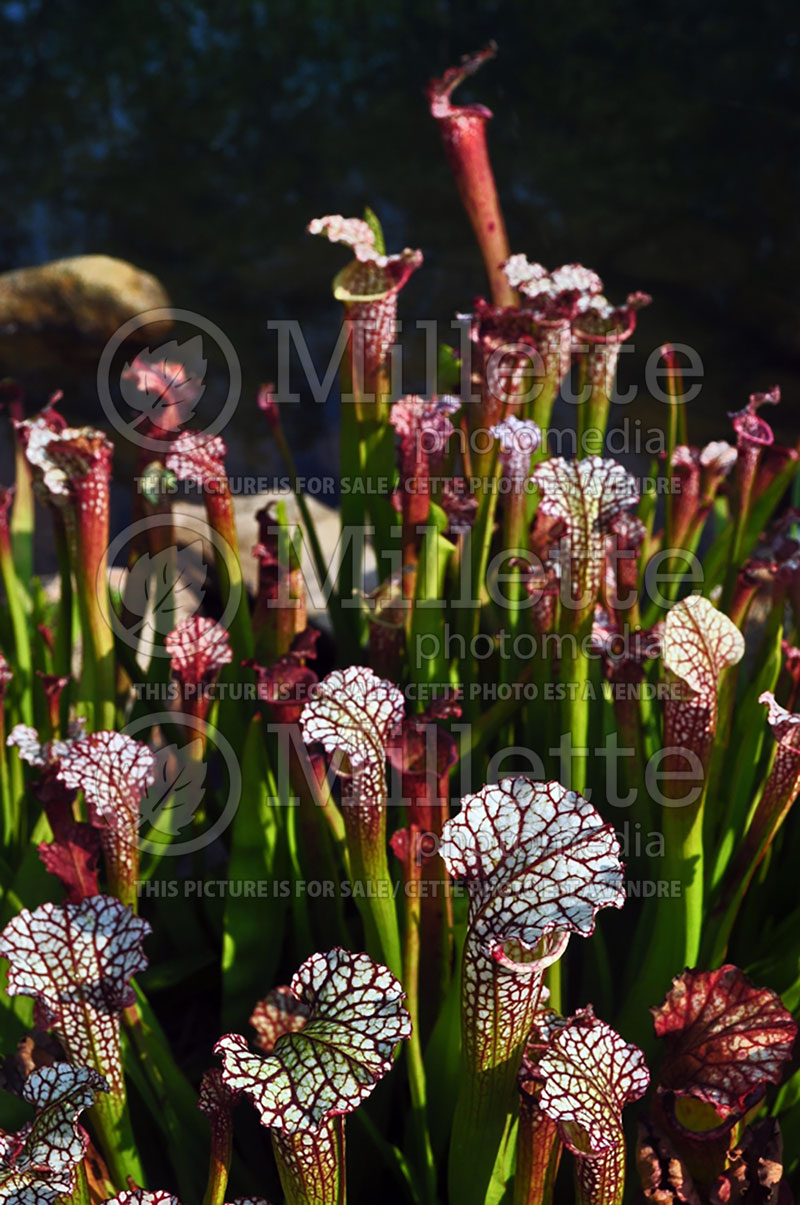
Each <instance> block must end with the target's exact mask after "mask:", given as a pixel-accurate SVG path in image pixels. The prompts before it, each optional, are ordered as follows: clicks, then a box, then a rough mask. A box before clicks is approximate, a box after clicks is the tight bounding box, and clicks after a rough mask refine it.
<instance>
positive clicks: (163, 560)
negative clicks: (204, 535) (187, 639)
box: [125, 540, 208, 639]
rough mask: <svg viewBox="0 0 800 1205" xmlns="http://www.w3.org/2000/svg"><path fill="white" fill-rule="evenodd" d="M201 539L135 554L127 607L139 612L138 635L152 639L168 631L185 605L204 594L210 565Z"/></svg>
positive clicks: (191, 605)
mask: <svg viewBox="0 0 800 1205" xmlns="http://www.w3.org/2000/svg"><path fill="white" fill-rule="evenodd" d="M202 547H203V544H202V541H201V540H194V541H193V542H192V543H191V544H188V545H187V546H186V548H164V549H162V550H161V552H156V553H153V554H151V553H149V552H143V553H141V555H140V556H138V557H137V558H136V560H135V561H134V563H133V565H131V567H130V570H129V572H128V577H127V580H126V582H125V609H126V611H128V612H130V613H131V614H132V615H134V616H136V619H137V624H136V626H135V628H134V629H133V633H134V634H135V635H141V636H143V637H145V638H149V639H153V637H154V636H155V634H156V633H157V632H163V631H167V630H168V629H169V627H170V624H171V623H174V622H175V617H176V616H177V615H178V613H179V612H180V611H181V610H182V609H186V610H188V609H189V608H190V607H194V606H197V605H198V604H199V603H201V602H202V601H203V598H204V597H205V588H204V585H203V583H204V582H205V578H206V575H207V573H208V567H207V565H206V564H205V563H204V561H203V555H202Z"/></svg>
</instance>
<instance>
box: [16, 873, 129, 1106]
mask: <svg viewBox="0 0 800 1205" xmlns="http://www.w3.org/2000/svg"><path fill="white" fill-rule="evenodd" d="M149 932H150V926H149V925H148V923H147V922H146V921H144V920H141V919H140V918H138V917H136V916H134V915H133V913H132V912H131V910H130V908H126V907H125V906H124V905H123V904H121V903H120V902H119V900H116V899H113V898H111V897H110V896H106V895H95V896H92V897H91V898H89V899H86V900H83V901H82V902H81V903H80V904H42V905H41V906H40V907H39V908H37V909H36V911H35V912H30V911H28V909H27V908H25V909H23V911H22V912H20V913H19V915H18V916H16V917H14V919H13V920H11V921H9V923H8V924H7V925H6V927H5V929H4V930H3V932H2V933H0V954H2V955H3V956H4V957H5V958H7V959H8V960H9V964H10V965H9V971H8V994H9V995H10V996H32V997H33V998H34V999H35V1001H36V1004H37V1007H38V1010H39V1014H40V1017H41V1020H42V1022H43V1026H44V1027H52V1028H53V1029H54V1030H55V1031H56V1033H57V1034H58V1037H59V1039H60V1040H61V1042H62V1044H63V1046H64V1047H65V1049H66V1050H67V1052H68V1054H69V1057H70V1059H71V1060H72V1061H73V1062H74V1063H76V1064H79V1065H81V1066H90V1067H95V1069H96V1070H99V1071H101V1072H102V1073H103V1074H104V1075H105V1076H106V1078H107V1079H108V1081H109V1084H110V1087H111V1091H112V1093H117V1092H119V1093H120V1094H121V1093H122V1091H123V1079H122V1067H121V1063H120V1054H119V1019H120V1014H121V1012H122V1010H123V1009H124V1008H125V1007H126V1006H127V1005H128V1004H131V1003H132V1002H133V1000H134V996H133V992H132V990H131V987H130V980H131V977H132V976H133V975H135V974H137V973H138V972H139V971H143V970H144V969H145V967H146V966H147V959H146V957H145V955H144V953H143V951H142V941H143V939H144V938H145V937H146V936H147V934H148V933H149Z"/></svg>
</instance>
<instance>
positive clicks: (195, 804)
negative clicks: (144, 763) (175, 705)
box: [139, 737, 208, 837]
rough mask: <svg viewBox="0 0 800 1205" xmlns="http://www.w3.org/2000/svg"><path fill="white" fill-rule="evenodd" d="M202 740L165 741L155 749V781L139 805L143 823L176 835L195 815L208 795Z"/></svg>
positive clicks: (167, 834)
mask: <svg viewBox="0 0 800 1205" xmlns="http://www.w3.org/2000/svg"><path fill="white" fill-rule="evenodd" d="M202 755H203V742H202V741H201V740H200V738H199V737H197V738H196V739H195V740H193V741H190V742H189V744H188V745H183V746H179V745H165V746H164V747H163V748H162V749H159V750H158V751H157V752H156V755H155V758H156V769H155V782H154V783H153V785H152V786H151V788H150V790H149V791H148V792H147V794H146V795H145V796H144V798H143V799H142V802H141V804H140V806H139V817H140V827H142V826H143V825H144V824H149V825H150V827H151V828H154V829H156V830H157V831H158V832H160V833H163V834H164V835H165V836H169V837H177V836H178V834H179V833H181V832H182V831H183V829H184V828H186V826H187V825H188V824H190V823H191V821H192V819H193V818H194V815H195V813H196V812H197V809H198V808H199V806H200V804H201V803H202V801H203V796H204V795H205V781H206V771H207V769H208V767H207V766H206V764H205V762H204V761H203V760H202Z"/></svg>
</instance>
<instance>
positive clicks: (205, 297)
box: [0, 0, 800, 468]
mask: <svg viewBox="0 0 800 1205" xmlns="http://www.w3.org/2000/svg"><path fill="white" fill-rule="evenodd" d="M799 35H800V20H799V19H798V13H797V10H796V9H795V8H794V6H790V5H789V4H788V3H779V2H778V3H776V2H774V0H773V2H767V3H765V4H763V5H761V6H759V8H758V9H754V8H753V7H752V6H750V5H747V4H744V3H736V2H734V3H730V2H728V0H710V2H709V3H707V4H704V5H699V6H698V5H697V4H696V3H694V2H693V0H673V2H672V3H670V4H664V3H655V4H648V5H642V4H636V3H633V0H608V2H606V3H604V4H597V3H596V0H574V2H572V3H570V4H569V5H567V4H561V5H559V4H549V5H545V4H543V3H540V4H529V3H526V2H524V0H521V2H519V3H512V2H506V3H503V2H502V0H484V2H482V3H481V4H479V5H478V4H474V5H467V6H465V5H461V4H455V3H447V2H446V0H402V2H401V0H394V2H387V0H381V2H380V3H372V4H370V3H354V2H352V0H338V2H337V3H336V4H332V3H328V2H324V0H316V2H314V0H273V2H265V0H226V2H225V3H214V2H213V0H205V2H202V3H192V2H185V3H179V2H178V3H176V2H174V0H170V2H166V0H165V2H161V3H150V4H146V5H142V4H141V3H140V2H139V0H119V2H118V3H115V4H113V5H106V4H98V3H91V2H90V0H71V2H70V3H53V2H52V0H50V2H46V0H29V2H27V3H26V2H24V0H10V2H6V3H4V4H2V6H0V71H2V79H3V95H4V107H5V112H4V115H3V117H2V127H1V128H2V136H1V142H2V149H1V150H0V171H2V188H1V189H0V267H4V268H7V267H12V266H17V265H22V264H29V263H34V262H39V261H42V260H45V259H49V258H55V257H57V256H61V255H67V254H75V253H79V252H88V251H104V252H107V253H109V254H112V255H117V256H121V257H123V258H126V259H129V260H132V261H133V262H134V263H137V264H139V265H140V266H142V267H145V268H147V269H149V270H151V271H153V272H154V273H155V274H156V275H158V276H159V277H160V278H161V279H162V280H163V281H164V283H165V285H166V286H167V289H168V290H169V292H170V295H171V297H172V299H173V301H174V302H175V304H178V305H185V306H187V307H189V308H193V309H196V310H200V311H202V312H203V313H204V314H207V315H208V316H209V317H210V318H212V319H214V320H215V321H217V322H218V323H219V324H220V325H221V326H222V327H223V328H224V329H225V330H226V332H227V333H228V334H229V335H230V337H231V338H232V339H233V341H234V343H235V345H236V347H237V349H238V351H239V354H240V356H241V358H242V362H243V366H244V373H245V384H246V391H247V392H246V395H245V401H244V402H243V403H242V410H240V418H239V420H238V425H237V426H238V431H239V435H240V439H241V437H242V436H243V434H244V433H245V432H246V431H247V427H248V425H249V419H248V418H244V417H242V411H243V410H246V411H247V413H248V414H249V413H251V412H250V407H249V405H246V403H249V399H250V397H251V396H252V391H253V390H254V389H255V388H256V386H257V384H258V382H259V381H260V380H262V379H265V378H267V377H269V376H270V375H271V374H272V373H274V370H275V363H274V362H275V344H274V341H273V340H274V337H273V336H269V335H268V334H267V330H266V323H267V320H268V319H270V318H281V317H291V318H297V319H299V320H301V321H302V322H303V323H304V326H305V330H306V332H307V336H308V338H309V342H310V344H311V346H312V348H315V349H316V350H318V352H319V354H320V356H324V358H325V361H327V355H328V354H329V352H330V347H331V341H332V339H333V335H334V332H335V324H336V321H337V315H336V311H335V307H334V305H333V303H332V301H331V299H330V294H329V287H328V286H329V280H330V278H331V276H332V275H333V273H334V272H335V271H336V269H337V268H338V266H339V265H340V264H341V263H342V262H343V256H342V253H341V252H337V251H334V250H332V249H330V248H327V247H325V246H323V245H322V244H321V243H319V242H318V240H313V239H311V238H309V237H308V236H307V235H305V234H304V233H303V231H304V226H305V224H306V222H307V221H308V219H309V218H311V217H313V216H315V215H317V214H320V213H330V212H344V213H359V212H361V209H362V208H363V206H364V204H365V203H369V204H371V205H372V206H373V207H374V208H375V209H376V211H377V212H378V214H379V215H380V217H381V219H382V221H383V222H384V225H385V228H386V231H387V241H388V243H389V244H390V248H394V249H399V247H400V246H403V245H412V246H420V247H422V249H423V251H424V253H425V259H426V264H425V268H424V270H423V271H421V272H419V273H418V274H417V276H416V277H415V278H414V279H413V280H412V282H411V284H410V285H409V287H408V289H407V290H406V292H405V294H404V297H403V303H402V307H401V310H402V313H403V314H404V316H405V317H406V318H407V319H413V318H418V317H419V318H438V319H440V320H442V321H443V322H445V323H446V322H448V321H449V319H450V317H451V316H452V314H453V313H454V312H455V311H458V310H463V309H465V308H467V307H468V305H469V303H470V301H471V299H472V297H473V296H474V295H475V293H476V292H478V291H480V290H481V289H482V288H483V287H484V285H483V274H482V270H481V265H480V261H479V258H478V254H477V251H476V250H475V248H474V246H473V242H472V239H471V236H470V232H469V229H468V226H467V222H466V219H465V218H464V216H463V214H462V212H461V210H460V207H459V205H458V202H457V200H456V197H455V191H454V187H453V184H452V181H451V178H450V176H449V173H448V171H447V169H446V166H445V164H444V161H443V157H442V154H441V148H440V145H439V140H438V136H437V131H436V128H435V125H434V123H433V122H432V120H431V119H430V117H429V115H428V112H427V106H426V103H425V100H424V96H423V88H424V85H425V82H426V80H427V79H428V77H429V76H430V75H432V74H434V73H439V72H440V71H441V70H442V69H443V68H444V67H446V66H447V65H449V64H450V63H452V62H454V61H457V59H458V58H459V56H460V55H461V54H462V53H464V52H466V51H470V50H474V49H476V48H477V47H479V46H480V45H482V44H483V43H484V42H485V41H486V40H488V39H489V38H494V39H495V40H496V41H497V42H498V44H499V48H500V50H499V54H498V58H497V60H496V62H495V63H493V64H491V65H490V66H489V67H487V68H485V69H484V70H483V71H482V72H481V74H480V76H479V77H477V78H476V79H475V80H474V81H470V82H469V84H468V85H467V86H466V87H465V88H464V89H463V90H462V92H461V93H459V97H460V98H461V99H480V100H481V101H483V102H485V103H486V104H488V105H489V106H490V107H491V108H492V109H493V110H494V113H495V119H494V122H493V123H492V124H491V128H490V136H491V146H492V151H493V157H494V161H495V167H496V174H497V177H498V183H499V187H500V190H501V194H502V196H503V199H504V204H505V208H506V214H507V220H508V225H509V228H510V234H511V243H512V248H513V249H515V250H524V251H525V252H526V253H527V254H528V255H529V256H531V257H535V258H539V259H541V260H543V261H544V262H545V263H546V264H548V265H550V266H555V265H556V264H558V263H561V262H564V261H569V260H576V259H578V260H582V261H584V262H585V263H587V264H589V265H590V266H592V267H594V268H596V269H597V270H598V271H599V272H600V273H601V275H602V276H603V277H604V279H605V280H606V283H607V286H608V289H609V292H610V293H611V295H612V296H613V297H618V296H619V295H621V294H622V293H624V292H625V291H626V290H627V289H632V288H644V289H646V290H647V291H649V292H651V293H652V294H653V296H654V299H655V304H654V305H653V307H652V309H651V310H650V311H648V312H647V313H646V314H645V315H644V318H643V321H642V324H641V327H640V333H639V346H640V347H641V348H642V350H643V354H646V353H647V352H649V351H651V350H652V349H653V348H654V347H656V346H658V344H659V343H660V342H662V341H663V340H665V339H672V340H675V341H685V342H688V343H691V344H693V345H694V346H696V347H697V348H698V349H699V350H700V352H701V354H702V356H703V360H704V364H705V372H706V386H705V389H704V391H703V393H702V394H701V397H700V399H699V400H698V401H697V402H696V403H695V404H694V407H693V409H694V414H693V420H694V421H696V423H697V426H696V428H695V431H696V434H697V435H698V436H699V435H708V434H709V432H710V431H711V430H712V429H714V430H716V431H717V432H718V434H720V435H722V434H724V430H723V428H725V427H726V426H727V424H725V421H724V418H723V413H724V411H726V410H730V409H734V408H738V407H739V406H740V405H741V404H743V402H744V400H746V396H747V394H748V393H749V392H750V391H752V390H753V389H763V388H766V387H768V386H769V385H771V384H772V383H773V381H779V382H780V383H781V384H782V386H783V388H784V394H785V397H786V400H787V403H788V405H787V406H785V407H782V410H783V424H784V427H786V426H787V425H789V427H790V426H791V421H792V409H791V407H793V406H796V401H795V398H796V397H797V393H798V387H800V365H799V364H798V355H799V354H800V334H798V331H799V330H800V324H798V279H800V225H799V224H798V221H797V201H798V176H800V156H799V155H798V152H799V151H800V137H799V134H800V117H799V116H798V103H797V102H798V94H797V82H796V81H797V53H798V36H799ZM412 364H413V360H412ZM410 383H411V384H414V382H413V381H412V382H410ZM794 413H796V410H795V411H794ZM296 425H297V427H298V431H297V433H296V435H297V436H298V437H299V438H301V439H304V440H305V442H306V463H307V465H308V466H309V467H320V463H321V457H322V456H323V455H324V448H320V446H319V438H318V437H319V429H320V425H319V424H311V425H309V424H307V423H306V424H296ZM329 425H330V424H329ZM779 426H780V422H779ZM787 433H788V432H787V431H785V430H784V432H783V434H787ZM233 444H234V447H233V455H234V467H239V468H241V467H243V466H244V464H246V463H248V462H250V463H252V461H253V459H254V458H255V459H258V458H260V457H262V458H263V457H266V455H267V453H266V437H264V443H263V444H260V443H259V442H257V441H253V438H252V431H251V432H250V433H249V439H248V445H247V448H245V447H244V446H243V445H242V444H241V443H240V444H239V447H238V450H237V440H236V439H234V441H233ZM237 460H238V461H239V464H238V466H237V465H236V463H235V462H236V461H237Z"/></svg>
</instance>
